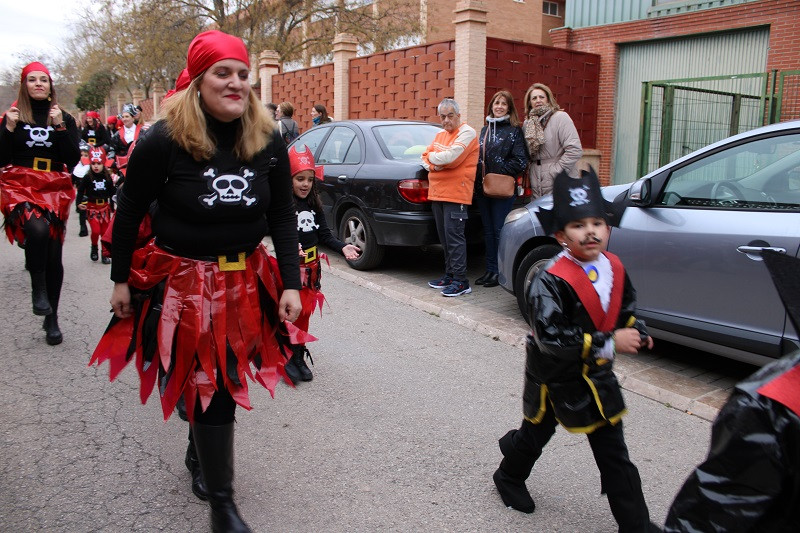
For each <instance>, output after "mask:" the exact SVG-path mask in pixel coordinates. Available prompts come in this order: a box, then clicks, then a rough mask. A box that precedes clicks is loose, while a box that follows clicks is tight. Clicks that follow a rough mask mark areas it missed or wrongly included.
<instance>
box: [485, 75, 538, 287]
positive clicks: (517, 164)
mask: <svg viewBox="0 0 800 533" xmlns="http://www.w3.org/2000/svg"><path fill="white" fill-rule="evenodd" d="M486 113H487V115H488V116H487V117H486V125H485V126H484V127H483V129H482V130H481V134H480V135H479V136H478V141H479V143H480V149H479V150H478V170H477V172H476V176H475V201H476V203H477V204H478V208H479V209H480V212H481V220H482V221H483V235H484V240H485V242H486V273H485V274H484V275H483V276H481V277H479V278H478V279H476V280H475V284H476V285H483V286H484V287H496V286H497V285H498V281H497V276H498V272H499V269H498V267H497V247H498V244H499V243H500V230H501V229H502V228H503V222H504V221H505V219H506V215H508V212H509V211H511V205H512V204H513V203H514V198H516V194H515V195H514V196H512V197H510V198H489V197H488V196H486V195H484V193H483V177H484V175H485V174H488V173H491V172H495V173H498V174H506V175H508V176H514V177H515V178H516V177H517V176H518V175H519V174H521V173H522V172H524V171H525V167H526V166H527V165H528V151H527V148H526V147H525V138H524V137H523V135H522V128H520V120H519V116H517V108H516V107H515V106H514V97H513V96H512V95H511V93H510V92H509V91H506V90H502V91H497V92H496V93H495V94H494V96H492V99H491V100H490V101H489V106H488V107H487V109H486Z"/></svg>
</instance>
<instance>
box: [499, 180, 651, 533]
mask: <svg viewBox="0 0 800 533" xmlns="http://www.w3.org/2000/svg"><path fill="white" fill-rule="evenodd" d="M607 212H608V206H607V204H606V202H605V201H604V199H603V196H602V193H601V192H600V185H599V183H598V181H597V176H596V175H595V173H594V171H591V172H589V173H582V175H581V177H580V178H570V177H569V175H568V174H567V173H566V172H562V173H560V174H559V175H558V176H556V179H555V181H554V187H553V209H552V210H542V209H541V208H540V209H539V212H538V213H537V215H538V217H539V220H540V221H541V222H542V226H543V227H544V229H545V231H547V232H548V233H549V234H555V237H556V239H558V241H559V242H560V243H561V244H562V246H564V251H563V252H561V253H560V254H559V255H557V256H556V257H555V259H554V260H553V261H552V262H551V263H550V264H549V265H548V266H547V267H546V268H544V269H542V270H541V271H540V272H539V273H538V274H537V276H536V278H535V279H534V281H533V283H532V284H531V288H530V292H529V293H528V305H529V307H528V311H529V315H530V324H531V325H532V329H533V331H532V332H531V334H530V335H529V336H528V342H527V361H526V365H525V388H524V392H523V411H524V415H525V418H524V419H523V421H522V426H521V427H520V428H519V429H516V430H511V431H509V432H508V433H507V434H506V435H505V436H503V438H501V439H500V451H501V452H502V454H503V460H502V462H501V463H500V468H498V469H497V471H496V472H495V473H494V482H495V485H496V486H497V490H498V491H499V492H500V496H501V497H502V499H503V503H505V504H506V505H507V506H509V507H512V508H514V509H516V510H518V511H522V512H525V513H532V512H533V511H534V509H535V507H536V506H535V504H534V502H533V499H532V498H531V495H530V493H529V492H528V489H527V487H526V486H525V480H526V479H527V478H528V476H529V475H530V473H531V469H532V468H533V465H534V464H535V463H536V460H537V459H538V458H539V456H540V455H541V454H542V449H543V448H544V446H545V445H546V444H547V442H548V441H549V440H550V437H552V436H553V433H554V432H555V430H556V426H558V424H561V425H562V426H564V427H565V428H566V429H567V430H568V431H571V432H575V433H585V434H586V435H587V437H588V440H589V445H590V446H591V448H592V453H593V454H594V458H595V462H596V463H597V467H598V469H599V470H600V483H601V485H600V490H601V492H602V493H604V494H606V495H607V497H608V503H609V505H610V507H611V512H612V514H613V515H614V518H615V519H616V521H617V524H619V531H620V532H644V531H658V529H657V528H656V526H654V525H652V524H651V522H650V518H649V513H648V510H647V504H646V503H645V500H644V496H643V494H642V483H641V480H640V478H639V472H638V470H637V469H636V466H634V464H633V463H632V462H631V461H630V459H629V457H628V448H627V446H626V444H625V438H624V436H623V433H622V421H621V418H622V415H623V414H625V402H624V401H623V399H622V391H621V389H620V386H619V383H618V382H617V378H616V377H615V376H614V372H613V370H612V368H613V364H614V356H615V354H617V353H627V354H635V353H637V351H638V350H639V349H641V348H652V346H653V340H652V339H651V338H650V337H649V336H648V335H647V330H646V328H645V325H644V322H642V321H641V320H637V319H636V317H635V315H634V313H635V311H636V292H635V291H634V288H633V285H632V284H631V281H630V279H629V278H628V276H627V274H626V273H625V268H624V267H623V266H622V263H621V262H620V260H619V258H617V257H616V256H615V255H613V254H611V253H609V252H606V251H605V248H606V244H607V242H608V236H609V226H608V214H607Z"/></svg>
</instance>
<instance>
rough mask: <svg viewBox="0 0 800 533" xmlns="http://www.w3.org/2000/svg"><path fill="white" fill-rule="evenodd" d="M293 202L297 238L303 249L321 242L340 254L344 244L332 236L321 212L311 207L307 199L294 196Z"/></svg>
mask: <svg viewBox="0 0 800 533" xmlns="http://www.w3.org/2000/svg"><path fill="white" fill-rule="evenodd" d="M294 202H295V205H296V213H297V238H298V240H299V241H300V245H301V246H302V247H303V249H304V250H307V249H308V248H311V247H312V246H316V245H317V244H319V243H320V242H321V243H322V244H324V245H325V246H327V247H328V248H330V249H331V250H335V251H336V252H338V253H340V254H341V253H342V248H344V246H345V244H344V243H343V242H342V241H340V240H339V239H337V238H336V237H334V236H333V233H332V232H331V229H330V228H329V227H328V222H327V221H326V220H325V214H324V213H322V210H321V209H317V208H315V207H313V206H312V205H311V204H310V203H309V201H308V198H298V197H297V196H295V197H294Z"/></svg>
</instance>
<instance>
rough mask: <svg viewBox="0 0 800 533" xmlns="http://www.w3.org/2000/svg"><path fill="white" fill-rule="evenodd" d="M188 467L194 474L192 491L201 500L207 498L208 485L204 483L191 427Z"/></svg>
mask: <svg viewBox="0 0 800 533" xmlns="http://www.w3.org/2000/svg"><path fill="white" fill-rule="evenodd" d="M184 462H185V463H186V468H187V469H189V472H190V473H191V474H192V492H193V493H194V495H195V496H197V497H198V498H200V499H201V500H204V501H205V500H207V499H208V496H207V495H206V486H205V484H204V483H203V473H202V472H201V471H200V461H199V460H198V459H197V449H196V448H195V446H194V435H193V433H192V428H191V427H190V428H189V445H188V446H187V447H186V458H185V459H184Z"/></svg>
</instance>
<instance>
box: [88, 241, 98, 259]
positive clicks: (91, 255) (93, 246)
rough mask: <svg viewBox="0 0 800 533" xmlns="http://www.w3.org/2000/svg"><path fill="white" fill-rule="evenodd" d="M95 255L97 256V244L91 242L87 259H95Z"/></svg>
mask: <svg viewBox="0 0 800 533" xmlns="http://www.w3.org/2000/svg"><path fill="white" fill-rule="evenodd" d="M97 257H98V256H97V245H96V244H93V245H92V251H91V252H90V253H89V259H91V260H92V261H97Z"/></svg>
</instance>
